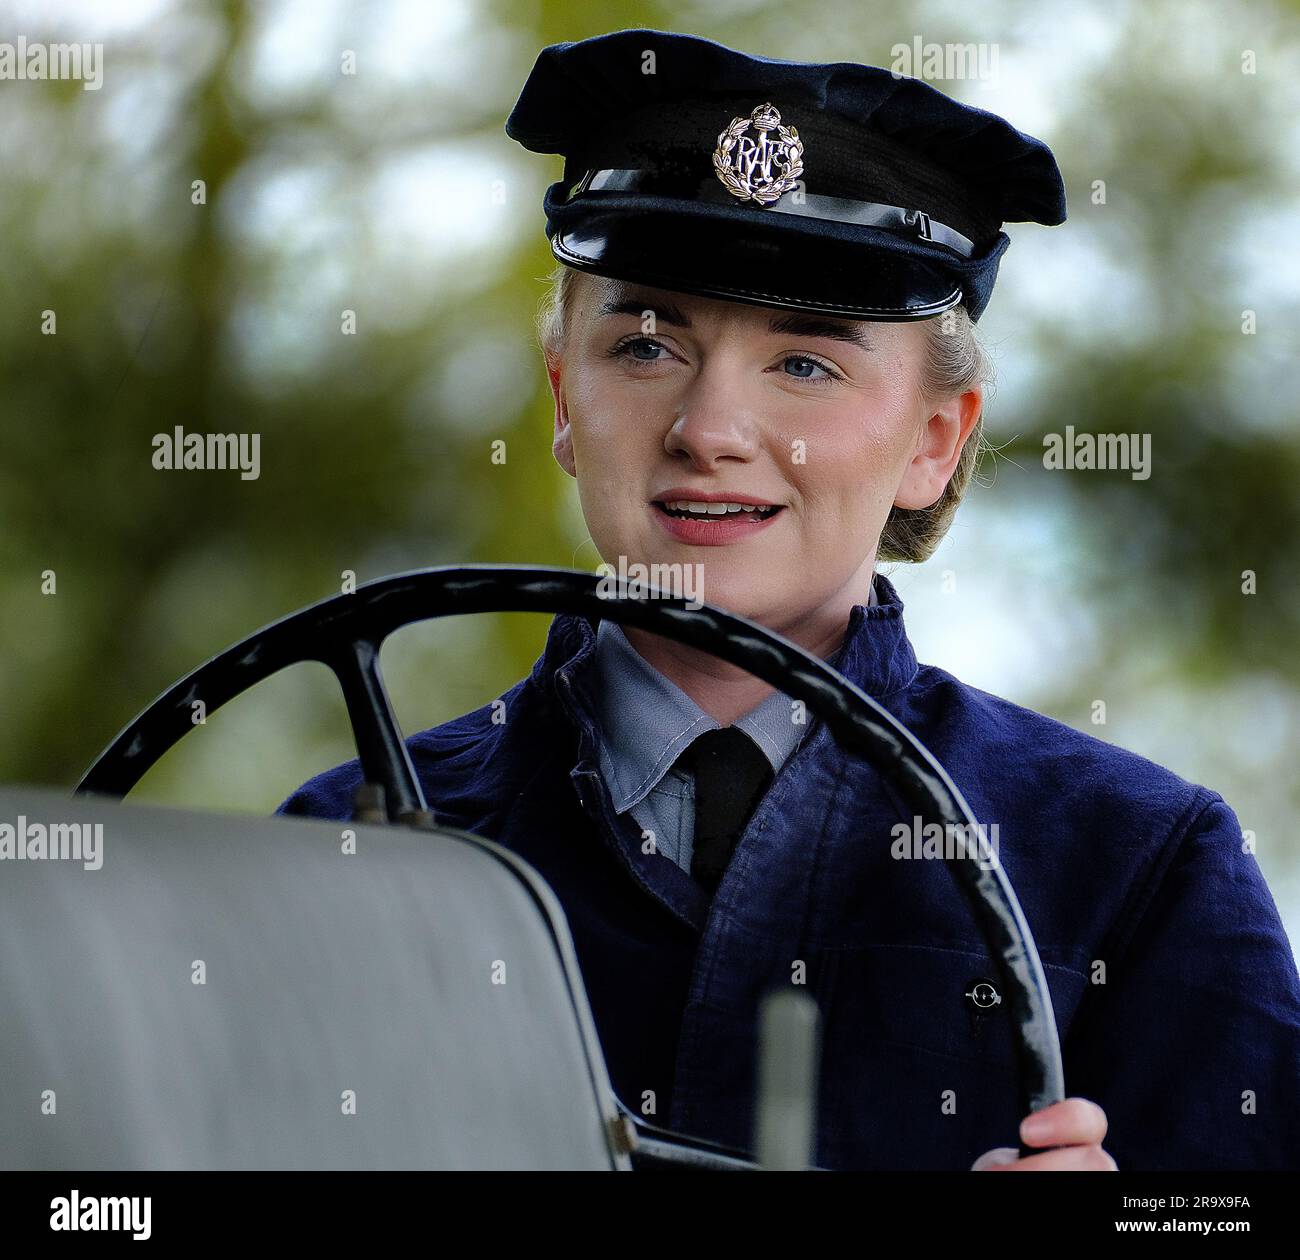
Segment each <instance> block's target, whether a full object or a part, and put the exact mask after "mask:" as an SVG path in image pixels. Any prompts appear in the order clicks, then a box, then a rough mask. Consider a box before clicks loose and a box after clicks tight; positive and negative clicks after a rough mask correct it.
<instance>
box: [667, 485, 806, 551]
mask: <svg viewBox="0 0 1300 1260" xmlns="http://www.w3.org/2000/svg"><path fill="white" fill-rule="evenodd" d="M650 509H651V511H652V512H653V513H654V515H655V518H656V519H657V520H658V521H659V522H660V524H661V525H662V526H663V528H664V530H665V531H666V532H667V533H668V534H669V535H670V536H671V537H673V538H675V539H677V540H678V541H679V542H685V543H693V544H699V545H703V546H717V545H719V544H722V543H729V542H733V541H735V540H737V539H740V538H747V537H748V536H749V535H750V534H756V533H758V532H759V531H760V530H764V529H768V528H770V526H771V524H772V522H773V521H774V520H775V519H776V518H777V517H779V516H780V515H781V513H782V512H783V511H784V510H785V508H784V505H783V504H779V503H766V502H764V501H763V500H762V499H756V498H754V497H753V496H752V495H745V494H716V493H708V494H705V493H701V492H700V491H692V490H688V489H674V490H669V491H667V492H666V493H664V494H661V495H660V496H659V497H658V498H656V499H652V500H651V502H650Z"/></svg>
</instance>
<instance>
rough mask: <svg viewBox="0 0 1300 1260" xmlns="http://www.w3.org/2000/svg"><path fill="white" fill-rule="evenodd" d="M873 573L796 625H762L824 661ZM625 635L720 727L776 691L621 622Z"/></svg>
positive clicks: (867, 593) (861, 600)
mask: <svg viewBox="0 0 1300 1260" xmlns="http://www.w3.org/2000/svg"><path fill="white" fill-rule="evenodd" d="M871 576H872V570H871V568H870V567H868V569H867V584H866V586H865V588H864V589H862V590H856V589H855V590H853V591H852V592H847V591H846V592H844V593H842V594H841V596H840V597H838V598H836V599H835V600H832V601H830V602H829V603H828V604H826V605H824V606H823V607H821V608H819V609H818V610H817V611H816V612H815V613H814V614H812V615H811V616H807V617H802V618H800V619H799V620H798V622H796V623H792V624H789V625H786V624H775V625H773V624H769V623H767V622H764V623H763V624H765V625H767V628H768V629H769V630H774V631H776V633H777V634H780V635H783V636H784V637H785V638H787V639H790V640H791V641H792V642H794V643H797V644H798V645H799V646H800V647H801V648H803V649H804V651H806V652H811V653H812V654H813V655H814V656H820V657H821V658H822V660H826V659H827V658H828V657H830V656H832V655H834V653H835V652H836V650H837V649H838V648H839V647H840V645H841V644H842V643H843V642H844V632H845V631H846V630H847V629H848V624H849V611H850V609H851V608H852V607H853V605H854V604H865V603H866V602H867V601H868V600H869V599H870V581H871ZM719 607H721V605H719ZM623 633H624V634H625V635H626V636H627V641H628V642H629V643H630V644H631V645H632V646H633V648H635V649H636V651H637V652H638V653H640V655H641V656H642V657H643V658H644V659H645V660H646V661H647V662H648V663H649V664H650V665H652V666H654V668H655V669H657V670H658V671H659V672H660V673H661V674H663V676H664V677H665V678H667V679H669V681H671V682H673V683H675V684H676V685H677V686H678V687H680V688H681V689H682V690H683V691H684V692H685V693H686V694H687V695H688V696H690V698H691V699H692V700H694V701H695V703H696V704H698V705H699V706H700V708H701V709H703V710H704V712H705V713H707V714H708V715H709V716H710V717H711V718H713V720H714V721H715V722H717V723H719V724H720V725H722V726H730V725H731V724H732V723H733V722H734V721H735V720H736V719H737V718H740V717H744V715H745V714H746V713H748V712H749V711H750V710H751V709H752V708H754V706H755V705H758V704H762V702H763V701H764V700H766V699H767V697H768V696H770V695H771V694H772V693H773V692H774V691H775V690H776V688H775V687H773V686H772V685H771V684H770V683H765V682H764V681H763V680H762V679H761V678H755V677H754V675H753V674H750V673H747V672H746V671H745V670H743V669H740V668H738V667H737V666H735V665H730V664H728V663H727V662H726V661H724V660H722V659H721V658H719V657H716V656H713V655H711V654H710V653H708V652H702V651H700V649H699V648H693V647H688V646H687V645H686V644H683V643H677V642H675V641H673V640H672V639H665V638H663V637H662V636H661V635H657V634H651V633H649V632H648V631H646V630H642V629H640V628H638V627H636V626H624V627H623Z"/></svg>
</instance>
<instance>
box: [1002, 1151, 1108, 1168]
mask: <svg viewBox="0 0 1300 1260" xmlns="http://www.w3.org/2000/svg"><path fill="white" fill-rule="evenodd" d="M984 1171H985V1172H1118V1171H1119V1167H1118V1165H1117V1164H1116V1163H1115V1161H1114V1159H1113V1158H1112V1157H1111V1155H1110V1154H1109V1153H1108V1152H1107V1151H1103V1150H1102V1149H1101V1147H1100V1146H1059V1147H1057V1148H1056V1149H1055V1150H1051V1151H1043V1152H1042V1153H1041V1154H1039V1155H1029V1156H1026V1157H1025V1158H1024V1159H1018V1160H1016V1161H1015V1163H1013V1164H993V1165H990V1166H989V1167H988V1168H986V1169H985V1170H984Z"/></svg>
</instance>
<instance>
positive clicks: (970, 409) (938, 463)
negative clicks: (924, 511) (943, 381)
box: [894, 386, 984, 508]
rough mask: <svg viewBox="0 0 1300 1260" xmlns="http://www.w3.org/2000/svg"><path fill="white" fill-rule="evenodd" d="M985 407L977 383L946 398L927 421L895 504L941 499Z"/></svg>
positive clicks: (915, 504) (918, 505)
mask: <svg viewBox="0 0 1300 1260" xmlns="http://www.w3.org/2000/svg"><path fill="white" fill-rule="evenodd" d="M983 409H984V391H983V390H982V389H980V388H979V387H978V386H976V387H975V388H973V389H968V390H967V391H966V392H965V393H964V394H954V395H953V396H952V397H951V398H948V399H947V400H945V401H944V403H943V405H942V406H941V407H940V408H939V410H938V411H936V412H934V413H933V414H932V415H931V416H930V418H929V419H928V420H926V422H925V424H924V426H923V427H922V429H921V433H920V436H919V437H918V439H917V448H916V454H915V455H913V456H912V461H911V463H909V464H908V466H907V469H906V471H905V472H904V473H903V480H902V482H901V483H900V484H899V487H898V493H897V494H896V495H895V496H894V506H895V507H901V508H928V507H932V506H933V505H934V504H935V503H937V502H938V500H939V497H940V496H941V495H942V494H943V492H944V488H945V487H946V486H947V484H948V481H949V479H950V478H951V477H952V473H953V469H954V468H956V467H957V461H958V459H960V458H961V452H962V448H963V447H964V446H965V445H966V439H967V438H969V437H970V435H971V431H972V430H973V429H974V428H975V422H976V421H977V420H978V419H979V418H980V412H981V411H982V410H983Z"/></svg>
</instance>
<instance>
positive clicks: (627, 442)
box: [568, 371, 656, 471]
mask: <svg viewBox="0 0 1300 1260" xmlns="http://www.w3.org/2000/svg"><path fill="white" fill-rule="evenodd" d="M568 397H569V423H570V426H571V428H572V430H573V449H574V455H575V458H576V459H577V460H578V462H579V467H580V468H581V467H582V466H583V464H584V463H585V464H586V466H587V467H588V468H590V469H592V470H593V471H595V470H598V469H600V468H602V467H608V466H623V467H626V466H627V461H628V459H629V458H631V457H632V456H633V454H634V452H635V451H637V450H643V449H646V448H648V447H652V446H653V445H654V443H655V441H656V438H655V432H656V429H655V417H654V416H653V415H652V414H650V413H649V411H648V409H647V406H646V401H645V399H644V398H643V397H638V396H637V394H636V393H635V391H629V390H624V389H620V388H619V387H618V383H617V382H615V381H609V380H603V379H601V377H600V375H599V374H598V373H594V372H584V371H578V372H575V373H574V377H573V379H572V380H570V381H569V382H568Z"/></svg>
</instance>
